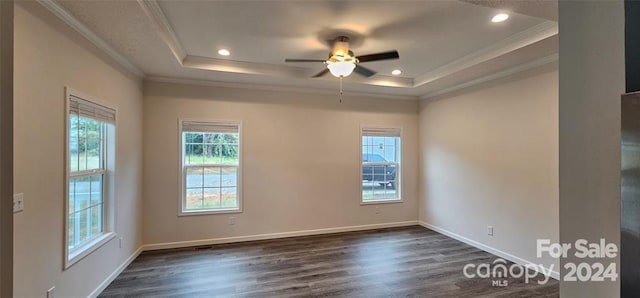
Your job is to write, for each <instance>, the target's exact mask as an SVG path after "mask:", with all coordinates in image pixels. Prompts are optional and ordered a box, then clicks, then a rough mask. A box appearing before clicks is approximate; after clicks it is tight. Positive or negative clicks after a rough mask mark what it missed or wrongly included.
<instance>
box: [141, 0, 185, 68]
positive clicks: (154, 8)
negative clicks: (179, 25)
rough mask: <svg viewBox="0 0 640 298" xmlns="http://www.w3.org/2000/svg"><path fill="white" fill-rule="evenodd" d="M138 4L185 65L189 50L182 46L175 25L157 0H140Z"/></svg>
mask: <svg viewBox="0 0 640 298" xmlns="http://www.w3.org/2000/svg"><path fill="white" fill-rule="evenodd" d="M138 4H139V5H140V7H142V10H143V11H144V13H145V14H146V15H147V17H148V18H149V19H150V20H151V21H152V22H151V23H153V25H154V26H155V27H156V30H157V31H158V35H160V37H161V38H162V40H164V42H165V43H166V44H167V46H168V47H169V49H170V50H171V53H173V56H174V57H175V58H176V60H178V63H180V65H183V61H184V59H186V58H187V52H186V51H185V50H184V48H183V47H182V44H181V43H180V41H179V40H178V37H177V36H176V32H175V31H173V27H171V24H170V23H169V20H168V19H167V16H166V15H165V14H164V12H163V11H162V8H160V5H159V4H158V2H157V1H152V0H138Z"/></svg>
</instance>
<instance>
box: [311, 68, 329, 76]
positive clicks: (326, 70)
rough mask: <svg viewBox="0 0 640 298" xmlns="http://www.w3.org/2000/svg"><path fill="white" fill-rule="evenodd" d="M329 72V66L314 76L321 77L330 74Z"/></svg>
mask: <svg viewBox="0 0 640 298" xmlns="http://www.w3.org/2000/svg"><path fill="white" fill-rule="evenodd" d="M328 73H329V69H328V68H325V69H323V70H322V71H321V72H319V73H317V74H315V75H314V76H313V77H312V78H319V77H321V76H323V75H326V74H328Z"/></svg>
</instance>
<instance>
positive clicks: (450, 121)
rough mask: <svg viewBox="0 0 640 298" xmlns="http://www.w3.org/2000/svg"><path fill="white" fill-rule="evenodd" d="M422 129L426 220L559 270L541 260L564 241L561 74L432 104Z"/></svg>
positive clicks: (423, 114) (426, 106) (423, 109)
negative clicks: (540, 245)
mask: <svg viewBox="0 0 640 298" xmlns="http://www.w3.org/2000/svg"><path fill="white" fill-rule="evenodd" d="M419 127H420V128H419V130H420V164H421V173H420V177H421V178H420V220H421V221H424V222H426V223H428V224H431V225H434V226H436V227H438V228H441V229H444V230H447V231H449V232H452V233H455V234H457V235H460V236H462V237H466V238H468V239H470V240H472V241H476V242H479V243H481V244H483V245H486V246H489V247H492V248H494V249H497V250H499V251H502V252H505V253H507V254H510V255H513V256H515V257H518V258H520V259H524V260H526V261H529V262H533V263H536V264H545V265H547V266H550V265H551V264H553V265H554V271H558V262H557V260H553V259H550V258H545V259H537V258H536V239H538V238H546V239H551V241H553V242H557V241H558V237H559V236H558V72H557V71H556V70H551V71H549V70H545V71H544V72H542V73H539V72H536V73H534V74H526V75H521V77H519V78H516V79H512V80H510V81H506V82H501V83H493V84H491V85H489V86H484V87H481V88H475V89H474V90H470V91H464V92H460V93H459V94H457V95H453V96H449V97H445V98H441V99H439V100H435V101H431V102H426V101H425V102H423V103H422V104H421V105H420V124H419ZM487 226H493V227H494V236H493V237H492V236H489V235H487Z"/></svg>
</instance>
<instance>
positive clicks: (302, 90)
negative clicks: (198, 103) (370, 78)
mask: <svg viewBox="0 0 640 298" xmlns="http://www.w3.org/2000/svg"><path fill="white" fill-rule="evenodd" d="M145 82H157V83H170V84H181V85H195V86H208V87H224V88H237V89H250V90H264V91H275V92H296V93H311V94H327V95H336V96H337V94H338V93H337V92H338V91H337V90H329V89H321V88H307V87H294V86H276V85H260V84H247V83H229V82H218V81H210V80H197V79H185V78H175V77H161V76H148V77H146V78H145ZM345 94H348V95H353V96H359V97H373V98H381V99H394V100H418V99H419V98H418V96H411V95H391V94H381V93H369V92H359V91H345Z"/></svg>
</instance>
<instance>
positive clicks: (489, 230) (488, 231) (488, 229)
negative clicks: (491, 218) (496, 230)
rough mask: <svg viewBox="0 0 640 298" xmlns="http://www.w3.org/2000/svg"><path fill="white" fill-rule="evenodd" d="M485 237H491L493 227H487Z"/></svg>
mask: <svg viewBox="0 0 640 298" xmlns="http://www.w3.org/2000/svg"><path fill="white" fill-rule="evenodd" d="M487 235H489V236H493V226H487Z"/></svg>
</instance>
